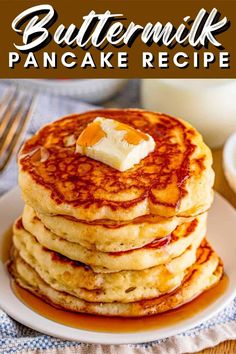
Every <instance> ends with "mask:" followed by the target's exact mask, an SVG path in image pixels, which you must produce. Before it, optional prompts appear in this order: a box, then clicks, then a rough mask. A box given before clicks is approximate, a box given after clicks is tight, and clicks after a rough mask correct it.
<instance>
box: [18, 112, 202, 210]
mask: <svg viewBox="0 0 236 354" xmlns="http://www.w3.org/2000/svg"><path fill="white" fill-rule="evenodd" d="M97 116H102V117H107V118H112V119H115V120H117V121H120V122H122V123H126V124H129V125H130V126H132V127H134V128H136V129H140V130H141V131H143V132H145V133H148V134H150V135H151V136H152V137H153V138H154V140H155V142H156V148H155V151H154V152H153V153H150V154H149V155H148V156H147V157H146V158H145V159H143V160H142V161H141V162H140V163H139V164H138V165H136V166H134V167H133V168H132V169H129V170H127V171H126V172H119V171H117V170H115V169H113V168H111V167H109V166H107V165H105V164H103V163H101V162H98V161H95V160H93V159H90V158H88V157H86V156H82V155H80V154H78V153H75V146H71V147H68V146H66V145H65V139H66V137H68V136H71V135H73V136H74V137H75V139H77V137H78V136H79V135H80V133H81V132H82V130H83V129H84V128H85V127H86V126H87V124H88V123H90V122H91V121H92V120H93V119H95V118H96V117H97ZM196 134H197V133H196V131H195V130H194V129H193V128H191V127H189V126H185V125H184V124H183V123H182V122H181V121H179V120H177V119H175V118H173V117H169V116H167V115H164V114H159V113H151V112H145V111H139V110H96V111H91V112H87V113H84V114H80V115H74V116H69V117H66V118H64V119H61V120H59V121H56V122H54V123H53V124H50V125H48V126H45V127H44V128H43V129H42V130H41V131H40V132H39V133H38V134H36V135H35V136H34V137H33V138H31V139H30V140H29V141H28V142H27V143H26V144H25V145H24V147H23V149H22V151H21V156H20V157H21V158H20V164H21V167H22V169H23V171H26V172H28V173H29V174H30V176H31V177H32V178H33V180H34V181H35V182H36V183H38V184H40V185H42V186H44V187H46V189H47V190H49V191H50V193H51V198H52V199H53V200H54V201H55V202H56V203H58V204H60V203H66V204H70V205H71V206H73V207H76V206H78V205H79V206H83V207H84V208H87V207H90V206H91V205H97V206H98V207H102V206H109V207H110V208H111V209H113V210H114V209H116V208H117V207H119V208H120V207H122V208H129V207H131V206H134V205H136V204H137V203H139V202H141V201H142V200H144V199H146V198H148V199H149V200H150V201H151V202H152V203H153V204H160V205H163V206H167V207H171V208H174V209H175V208H177V207H178V204H179V203H180V201H181V199H182V198H183V197H184V196H185V194H186V188H185V185H186V181H187V180H188V179H189V178H190V174H191V173H193V172H191V173H190V170H191V168H190V163H191V158H192V155H193V154H194V151H195V149H196V145H194V144H193V143H192V141H193V137H194V136H196ZM176 136H178V139H177V138H176ZM42 147H43V150H42V149H41V152H42V151H43V155H44V156H43V158H42V154H41V152H40V148H42ZM45 156H46V158H45ZM195 163H196V166H198V170H197V171H196V172H195V173H198V174H201V172H202V171H203V170H204V169H205V165H204V156H200V157H199V158H198V159H197V160H195ZM167 188H171V192H172V193H171V198H170V196H169V197H168V200H165V197H163V196H162V193H156V192H158V191H164V190H166V189H167ZM122 194H123V196H124V198H123V197H122ZM131 194H132V197H130V195H131ZM117 195H119V196H121V197H119V198H117ZM134 195H135V197H133V196H134Z"/></svg>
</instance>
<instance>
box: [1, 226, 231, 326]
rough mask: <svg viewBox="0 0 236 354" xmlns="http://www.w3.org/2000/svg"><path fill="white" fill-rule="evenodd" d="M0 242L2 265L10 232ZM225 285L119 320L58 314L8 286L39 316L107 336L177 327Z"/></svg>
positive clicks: (47, 306)
mask: <svg viewBox="0 0 236 354" xmlns="http://www.w3.org/2000/svg"><path fill="white" fill-rule="evenodd" d="M3 238H4V239H3V243H2V248H1V250H0V251H1V252H0V259H1V261H2V262H4V263H5V262H6V261H7V260H8V259H9V254H10V248H11V243H12V228H9V230H7V231H6V233H5V234H4V236H3ZM228 284H229V280H228V277H227V275H224V276H223V277H222V279H221V280H220V282H219V283H218V284H217V285H216V286H214V287H213V288H211V289H209V290H207V291H205V292H204V293H203V294H201V295H200V296H198V297H197V298H196V299H194V300H192V301H191V302H189V303H187V304H185V305H183V306H181V307H179V308H177V309H174V310H171V311H168V312H165V313H163V314H159V315H154V316H150V317H148V316H146V317H140V318H128V317H127V318H119V317H107V316H95V315H87V314H80V313H74V312H70V311H64V310H59V309H56V308H54V307H53V306H51V305H49V304H47V303H45V302H44V301H42V300H41V299H39V298H38V297H36V296H35V295H33V294H31V293H30V292H29V291H27V290H25V289H23V288H21V287H20V286H19V285H18V284H17V283H16V282H15V281H14V280H13V281H12V282H11V286H12V289H13V291H14V293H15V295H16V296H17V297H18V299H19V300H20V301H22V302H23V303H24V304H25V305H26V306H28V307H29V308H30V309H32V310H33V311H35V312H36V313H38V314H40V315H41V316H43V317H46V318H47V319H50V320H52V321H54V322H57V323H61V324H64V325H66V326H68V327H73V328H78V329H83V330H89V331H97V332H104V331H106V332H111V333H128V332H139V331H144V330H145V331H148V330H154V329H160V328H164V327H168V326H171V325H174V324H177V323H180V322H181V321H183V320H186V319H188V318H191V317H193V316H195V315H196V314H197V313H199V312H200V311H202V310H204V309H206V308H207V307H208V306H209V305H210V304H212V303H214V302H215V301H216V300H217V299H218V298H219V297H220V296H222V295H223V294H224V292H225V291H226V289H227V287H228Z"/></svg>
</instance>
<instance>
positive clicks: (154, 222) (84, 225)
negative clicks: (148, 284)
mask: <svg viewBox="0 0 236 354" xmlns="http://www.w3.org/2000/svg"><path fill="white" fill-rule="evenodd" d="M24 213H32V208H31V207H30V206H28V205H26V206H25V210H24ZM36 214H37V216H38V218H39V219H40V220H41V221H42V223H43V224H44V225H45V226H46V227H47V228H48V229H49V230H51V231H52V232H53V233H54V234H56V235H58V236H59V237H61V238H63V239H65V240H67V241H69V242H74V243H79V244H80V245H81V246H84V247H86V248H88V249H91V250H98V251H101V252H119V251H126V250H130V249H134V248H139V247H142V246H144V245H146V244H148V243H150V242H152V241H154V240H155V239H157V238H162V237H164V236H166V235H168V234H170V233H171V232H172V231H174V229H175V228H176V227H177V226H178V225H180V224H181V223H183V222H186V221H188V219H190V218H181V217H172V218H164V217H160V216H155V215H146V216H140V217H139V218H136V219H134V220H132V221H113V220H95V221H83V220H78V219H75V218H73V217H70V216H60V215H47V214H43V213H40V212H37V211H36Z"/></svg>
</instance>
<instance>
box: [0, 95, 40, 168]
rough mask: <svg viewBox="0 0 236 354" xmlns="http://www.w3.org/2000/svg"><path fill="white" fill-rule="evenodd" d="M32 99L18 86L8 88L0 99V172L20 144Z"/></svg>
mask: <svg viewBox="0 0 236 354" xmlns="http://www.w3.org/2000/svg"><path fill="white" fill-rule="evenodd" d="M34 101H35V99H34V95H32V94H27V93H24V92H20V91H19V89H18V88H14V89H13V88H10V89H8V90H7V92H6V94H5V95H4V96H3V98H2V100H1V101H0V173H1V172H2V171H3V170H4V168H5V167H6V166H7V164H8V162H9V161H10V159H11V157H12V156H13V154H14V153H15V152H16V151H17V149H18V148H19V146H20V142H21V138H22V136H23V134H24V132H25V129H26V126H27V123H28V121H29V118H30V116H31V112H32V107H33V103H34Z"/></svg>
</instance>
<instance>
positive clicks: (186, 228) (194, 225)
mask: <svg viewBox="0 0 236 354" xmlns="http://www.w3.org/2000/svg"><path fill="white" fill-rule="evenodd" d="M206 218H207V213H205V214H202V215H200V216H198V217H196V218H195V219H194V220H193V221H191V222H188V223H185V224H181V225H179V226H178V227H177V228H176V229H175V230H174V231H173V232H172V234H171V235H168V236H166V237H165V238H163V239H158V240H157V241H154V242H152V243H150V244H148V245H146V246H144V247H142V248H138V249H135V250H130V251H124V252H108V253H105V252H100V251H94V250H93V251H92V250H89V249H87V248H85V247H82V246H81V245H79V244H78V243H72V242H68V241H66V240H65V239H62V238H59V237H58V236H57V235H55V234H53V233H52V232H51V231H50V230H49V229H47V228H46V227H45V226H44V225H43V223H42V222H41V221H40V220H39V219H38V217H37V216H35V215H34V214H32V215H29V214H23V218H22V222H23V225H22V223H21V219H19V220H18V222H16V224H15V226H14V234H15V235H18V234H22V233H24V232H25V230H27V231H28V232H30V233H31V234H32V235H34V236H35V238H36V239H37V241H38V242H39V243H40V244H41V245H43V246H44V247H46V248H48V249H50V250H53V251H55V252H58V253H60V254H62V255H64V256H66V257H67V258H70V259H72V260H75V261H79V262H82V263H85V264H87V265H91V266H93V267H94V269H96V267H99V268H105V269H107V270H109V271H121V270H141V269H146V268H150V267H154V266H157V265H159V264H164V263H167V262H169V261H170V260H171V259H172V258H175V257H178V256H179V255H180V254H182V253H183V252H184V251H185V250H186V249H187V248H188V247H189V246H190V245H191V244H192V243H195V242H196V243H197V244H198V245H199V244H200V243H201V241H202V239H203V238H204V236H205V234H206ZM24 229H25V230H24Z"/></svg>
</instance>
